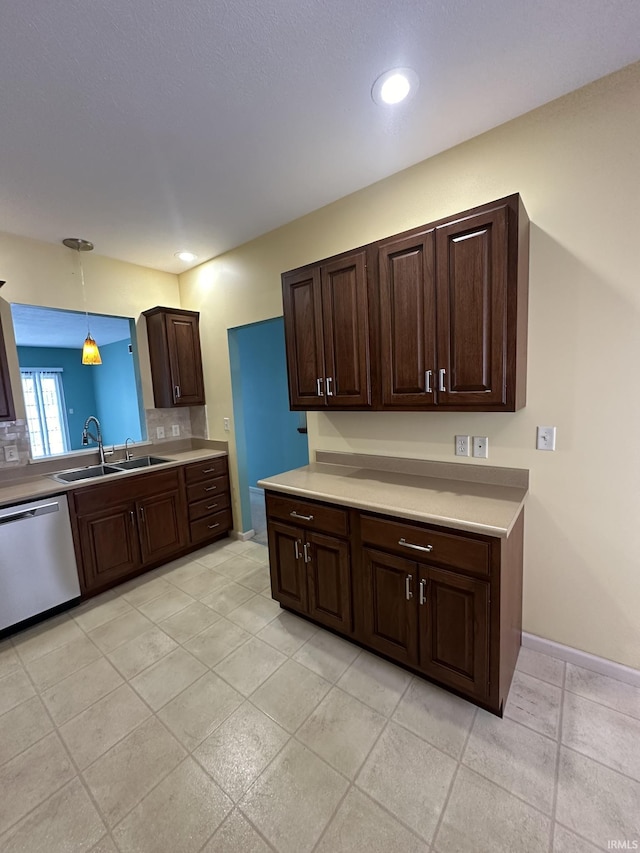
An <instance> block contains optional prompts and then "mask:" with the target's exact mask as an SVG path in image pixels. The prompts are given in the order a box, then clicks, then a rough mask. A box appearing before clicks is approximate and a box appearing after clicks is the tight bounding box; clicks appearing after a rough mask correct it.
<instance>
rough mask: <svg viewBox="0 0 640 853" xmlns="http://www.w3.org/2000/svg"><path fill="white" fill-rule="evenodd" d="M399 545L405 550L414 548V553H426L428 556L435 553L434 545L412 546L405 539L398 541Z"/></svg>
mask: <svg viewBox="0 0 640 853" xmlns="http://www.w3.org/2000/svg"><path fill="white" fill-rule="evenodd" d="M398 545H402V547H403V548H413V550H414V551H425V552H426V553H427V554H428V553H429V551H433V545H412V544H411V542H407V540H406V539H404V538H402V539H398Z"/></svg>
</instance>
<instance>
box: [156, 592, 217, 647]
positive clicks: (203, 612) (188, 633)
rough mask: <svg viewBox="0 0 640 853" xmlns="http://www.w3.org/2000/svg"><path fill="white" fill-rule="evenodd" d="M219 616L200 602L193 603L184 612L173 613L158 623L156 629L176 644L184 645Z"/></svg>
mask: <svg viewBox="0 0 640 853" xmlns="http://www.w3.org/2000/svg"><path fill="white" fill-rule="evenodd" d="M219 618H220V614H219V613H216V612H215V611H214V610H212V609H211V608H210V607H207V606H206V605H205V604H202V602H200V601H194V603H193V604H190V605H189V606H188V607H185V608H184V610H180V611H179V612H178V613H174V614H173V616H169V618H168V619H163V620H162V622H159V623H158V627H159V628H162V630H163V631H166V633H167V634H169V636H170V637H173V639H174V640H175V641H176V642H178V643H186V642H187V640H190V639H191V638H192V637H195V636H196V634H199V633H200V631H204V629H205V628H208V627H209V626H210V625H213V623H214V622H217V621H218V619H219Z"/></svg>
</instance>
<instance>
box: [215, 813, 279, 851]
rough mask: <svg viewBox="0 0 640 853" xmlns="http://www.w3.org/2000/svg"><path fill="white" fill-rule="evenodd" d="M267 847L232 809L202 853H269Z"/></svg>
mask: <svg viewBox="0 0 640 853" xmlns="http://www.w3.org/2000/svg"><path fill="white" fill-rule="evenodd" d="M271 851H272V848H271V847H269V846H268V845H267V843H266V841H264V840H263V839H262V838H261V837H260V836H259V835H258V833H257V832H256V830H255V829H254V828H253V827H252V826H251V824H250V823H249V821H248V820H246V819H245V818H244V817H243V815H242V814H241V813H240V812H239V811H238V810H237V809H234V810H233V811H232V812H231V814H230V815H229V816H228V817H227V819H226V820H225V822H224V823H223V824H222V826H221V827H220V829H218V830H217V831H216V832H214V834H213V837H212V838H211V840H210V841H209V843H208V844H205V846H204V847H203V848H202V853H271Z"/></svg>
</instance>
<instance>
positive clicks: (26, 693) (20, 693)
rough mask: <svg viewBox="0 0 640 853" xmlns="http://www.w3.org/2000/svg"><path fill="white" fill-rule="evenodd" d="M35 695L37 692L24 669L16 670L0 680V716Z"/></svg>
mask: <svg viewBox="0 0 640 853" xmlns="http://www.w3.org/2000/svg"><path fill="white" fill-rule="evenodd" d="M35 694H36V691H35V690H34V689H33V687H32V685H31V682H30V681H29V676H28V675H27V673H26V672H25V671H24V669H22V667H20V669H14V670H13V671H12V672H10V673H9V674H8V675H5V676H3V677H2V678H0V714H5V713H6V712H7V711H10V710H11V708H15V707H16V705H20V704H21V703H22V702H25V701H26V700H27V699H30V698H31V697H32V696H35Z"/></svg>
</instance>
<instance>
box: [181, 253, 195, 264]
mask: <svg viewBox="0 0 640 853" xmlns="http://www.w3.org/2000/svg"><path fill="white" fill-rule="evenodd" d="M176 258H180V260H181V261H185V263H187V264H190V263H191V261H195V260H197V258H198V256H197V255H194V254H193V252H176Z"/></svg>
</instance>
